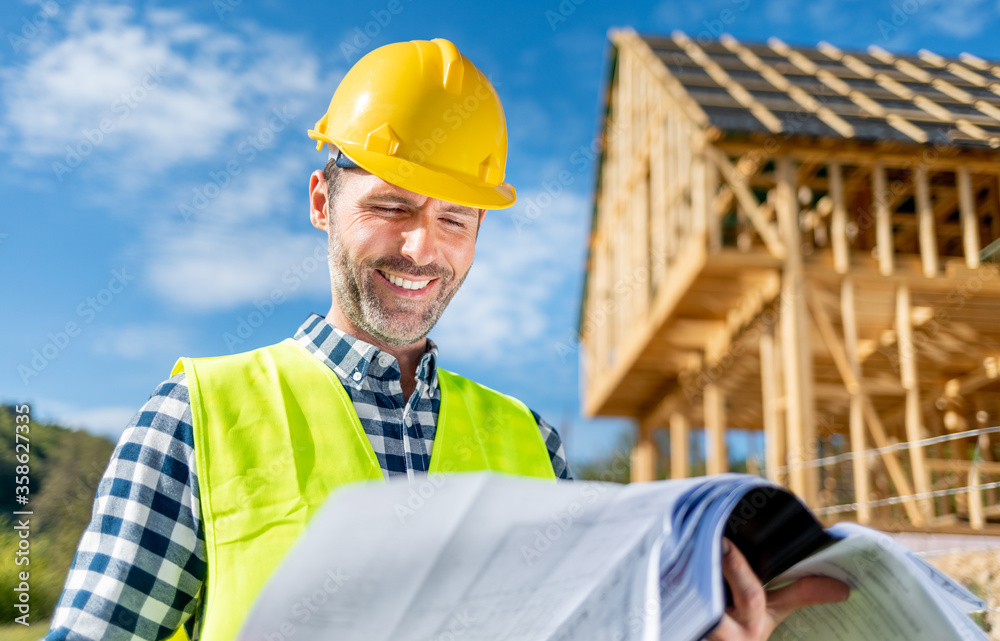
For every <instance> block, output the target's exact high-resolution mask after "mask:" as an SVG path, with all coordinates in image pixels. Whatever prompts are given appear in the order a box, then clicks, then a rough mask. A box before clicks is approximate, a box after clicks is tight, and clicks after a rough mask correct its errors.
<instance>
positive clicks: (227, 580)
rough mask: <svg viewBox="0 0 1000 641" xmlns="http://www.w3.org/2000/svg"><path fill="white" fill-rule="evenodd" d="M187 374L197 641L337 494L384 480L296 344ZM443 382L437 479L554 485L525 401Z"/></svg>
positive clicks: (365, 443) (237, 612)
mask: <svg viewBox="0 0 1000 641" xmlns="http://www.w3.org/2000/svg"><path fill="white" fill-rule="evenodd" d="M182 370H183V371H184V372H185V374H186V376H187V381H188V388H189V391H190V397H191V412H192V416H193V424H194V425H193V427H194V439H195V456H196V469H197V475H198V487H199V494H200V500H201V514H202V519H203V526H204V531H205V544H206V554H207V557H208V558H207V561H208V576H207V580H206V584H205V586H204V588H203V593H202V598H203V600H204V610H203V612H204V617H203V620H202V622H201V626H202V632H201V638H202V639H205V640H206V641H230V640H231V639H234V638H235V637H236V633H237V632H238V631H239V628H240V625H241V624H242V622H243V620H244V618H245V617H246V615H247V613H248V612H249V610H250V607H251V606H252V605H253V601H254V599H255V597H256V596H257V594H258V592H259V591H260V590H261V588H262V587H263V585H264V583H265V582H266V581H267V579H268V578H269V577H270V575H271V574H272V572H273V571H274V570H275V568H276V567H277V566H278V564H279V562H280V561H281V560H282V558H283V557H284V555H285V553H286V552H287V551H288V549H289V548H290V547H291V545H292V543H293V542H294V541H295V540H296V539H297V538H298V536H299V535H300V534H301V533H302V531H303V530H304V528H305V527H306V524H307V523H308V522H309V520H310V519H311V518H312V516H313V515H314V514H315V513H316V511H317V510H318V509H319V507H320V506H321V505H322V504H323V502H324V501H325V499H326V498H327V496H328V495H329V494H330V492H331V491H332V490H333V489H335V488H336V487H338V486H340V485H343V484H346V483H352V482H355V481H365V480H382V479H383V478H384V477H383V474H382V469H381V467H380V465H379V463H378V459H377V458H376V456H375V453H374V451H373V450H372V447H371V442H370V441H369V440H368V436H367V435H366V434H365V432H364V429H363V428H362V427H361V422H360V420H359V419H358V415H357V412H356V411H355V409H354V405H353V403H352V402H351V399H350V397H349V396H348V395H347V392H346V390H344V387H343V385H342V384H341V382H340V379H338V378H337V376H336V374H334V372H333V371H331V370H330V368H329V367H327V366H326V365H325V364H324V363H322V362H321V361H320V360H319V359H318V358H316V357H315V356H313V355H312V354H310V353H309V352H308V351H307V350H306V349H305V348H304V347H302V346H301V345H300V344H299V343H298V342H297V341H295V340H293V339H286V340H285V341H283V342H281V343H278V344H277V345H271V346H269V347H264V348H261V349H258V350H254V351H252V352H246V353H243V354H235V355H233V356H223V357H217V358H203V359H189V358H182V359H180V360H179V361H178V362H177V365H175V366H174V372H173V373H177V372H180V371H182ZM438 381H439V383H440V388H441V409H440V413H439V415H438V425H437V431H436V433H435V437H434V449H433V450H432V452H431V461H430V473H432V474H433V473H441V472H472V471H481V470H493V471H497V472H503V473H507V474H517V475H521V476H533V477H539V478H548V479H554V478H555V474H554V473H553V471H552V463H551V459H550V457H549V454H548V450H547V449H546V447H545V443H544V442H543V440H542V436H541V433H540V432H539V430H538V424H537V422H536V421H535V419H534V417H533V416H532V414H531V412H530V411H529V410H528V408H527V407H525V406H524V404H523V403H521V402H520V401H518V400H517V399H514V398H511V397H509V396H505V395H503V394H500V393H499V392H496V391H494V390H491V389H489V388H487V387H483V386H482V385H479V384H477V383H474V382H472V381H470V380H468V379H465V378H462V377H461V376H458V375H456V374H452V373H451V372H447V371H445V370H443V369H441V368H438ZM173 638H183V636H182V635H180V634H178V635H175V637H173Z"/></svg>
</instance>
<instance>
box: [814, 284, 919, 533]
mask: <svg viewBox="0 0 1000 641" xmlns="http://www.w3.org/2000/svg"><path fill="white" fill-rule="evenodd" d="M809 306H810V308H811V309H812V312H813V318H814V319H815V320H816V326H817V327H818V328H819V331H820V335H821V336H822V337H823V341H824V342H825V343H826V346H827V348H828V349H829V350H830V355H831V356H832V357H833V363H834V365H835V366H836V368H837V371H839V372H840V376H841V378H842V379H843V381H844V384H845V385H846V386H847V389H848V390H849V391H851V390H857V393H858V395H859V396H861V400H862V401H863V403H864V417H865V423H867V425H868V430H869V431H870V432H871V435H872V438H873V439H874V440H875V446H876V447H879V448H886V447H888V446H889V437H888V436H887V433H886V431H885V426H884V425H882V419H880V418H879V415H878V412H876V411H875V404H874V403H872V400H871V398H870V397H869V396H868V395H867V394H866V393H865V390H864V388H862V387H861V380H860V379H858V378H856V377H855V376H854V372H853V371H852V370H851V368H850V365H849V364H848V358H847V350H846V349H845V348H844V346H843V344H842V343H841V341H840V339H839V338H838V337H837V333H836V332H835V331H834V329H833V323H832V322H830V319H829V317H828V315H827V313H826V311H825V310H824V309H823V307H822V305H820V304H819V303H818V301H817V300H816V298H815V296H812V297H810V300H809ZM881 456H882V461H883V462H885V468H886V470H888V472H889V476H891V477H892V482H893V483H894V484H895V485H896V490H897V492H898V493H899V494H900V495H901V496H902V497H904V498H903V508H904V509H905V510H906V514H907V515H908V516H909V517H910V521H911V522H912V523H913V524H914V525H922V524H923V522H924V519H923V515H921V513H920V510H919V509H918V508H917V504H916V502H915V501H914V500H913V498H906V497H910V496H911V495H912V494H913V489H912V487H911V485H910V482H909V480H907V478H906V475H905V474H904V473H903V468H902V466H901V465H900V464H899V461H898V460H897V459H896V453H895V452H891V451H889V452H882V453H881Z"/></svg>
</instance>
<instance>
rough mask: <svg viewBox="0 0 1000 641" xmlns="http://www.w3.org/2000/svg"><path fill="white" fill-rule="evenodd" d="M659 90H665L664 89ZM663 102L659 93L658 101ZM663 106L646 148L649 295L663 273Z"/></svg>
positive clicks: (665, 238)
mask: <svg viewBox="0 0 1000 641" xmlns="http://www.w3.org/2000/svg"><path fill="white" fill-rule="evenodd" d="M659 91H663V92H665V90H664V89H662V88H661V89H659ZM665 103H666V100H665V97H661V101H660V104H661V105H664V104H665ZM666 114H667V109H666V108H665V107H663V108H661V109H658V110H657V111H656V119H655V121H654V122H653V126H652V136H653V139H652V141H650V145H651V147H650V150H649V174H650V184H649V205H650V211H651V213H652V220H651V221H650V230H649V234H650V241H651V246H650V254H651V257H652V260H653V270H652V274H650V276H651V277H652V285H653V287H652V289H653V296H654V297H655V296H656V292H658V291H659V290H660V287H661V286H662V285H663V282H664V281H665V280H666V275H667V205H666V175H665V172H666V170H667V167H666V156H667V141H666V140H665V139H664V135H663V133H664V126H663V122H664V119H665V118H666Z"/></svg>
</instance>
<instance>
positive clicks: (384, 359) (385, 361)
mask: <svg viewBox="0 0 1000 641" xmlns="http://www.w3.org/2000/svg"><path fill="white" fill-rule="evenodd" d="M390 363H392V356H389V355H388V354H382V355H381V356H379V357H378V364H379V365H381V366H382V367H389V364H390Z"/></svg>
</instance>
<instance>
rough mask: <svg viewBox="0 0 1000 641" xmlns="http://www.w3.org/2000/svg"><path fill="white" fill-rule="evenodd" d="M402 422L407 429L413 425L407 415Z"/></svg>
mask: <svg viewBox="0 0 1000 641" xmlns="http://www.w3.org/2000/svg"><path fill="white" fill-rule="evenodd" d="M403 422H404V423H406V426H407V427H409V426H411V425H413V419H412V418H410V415H409V414H407V415H406V417H405V418H404V419H403Z"/></svg>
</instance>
